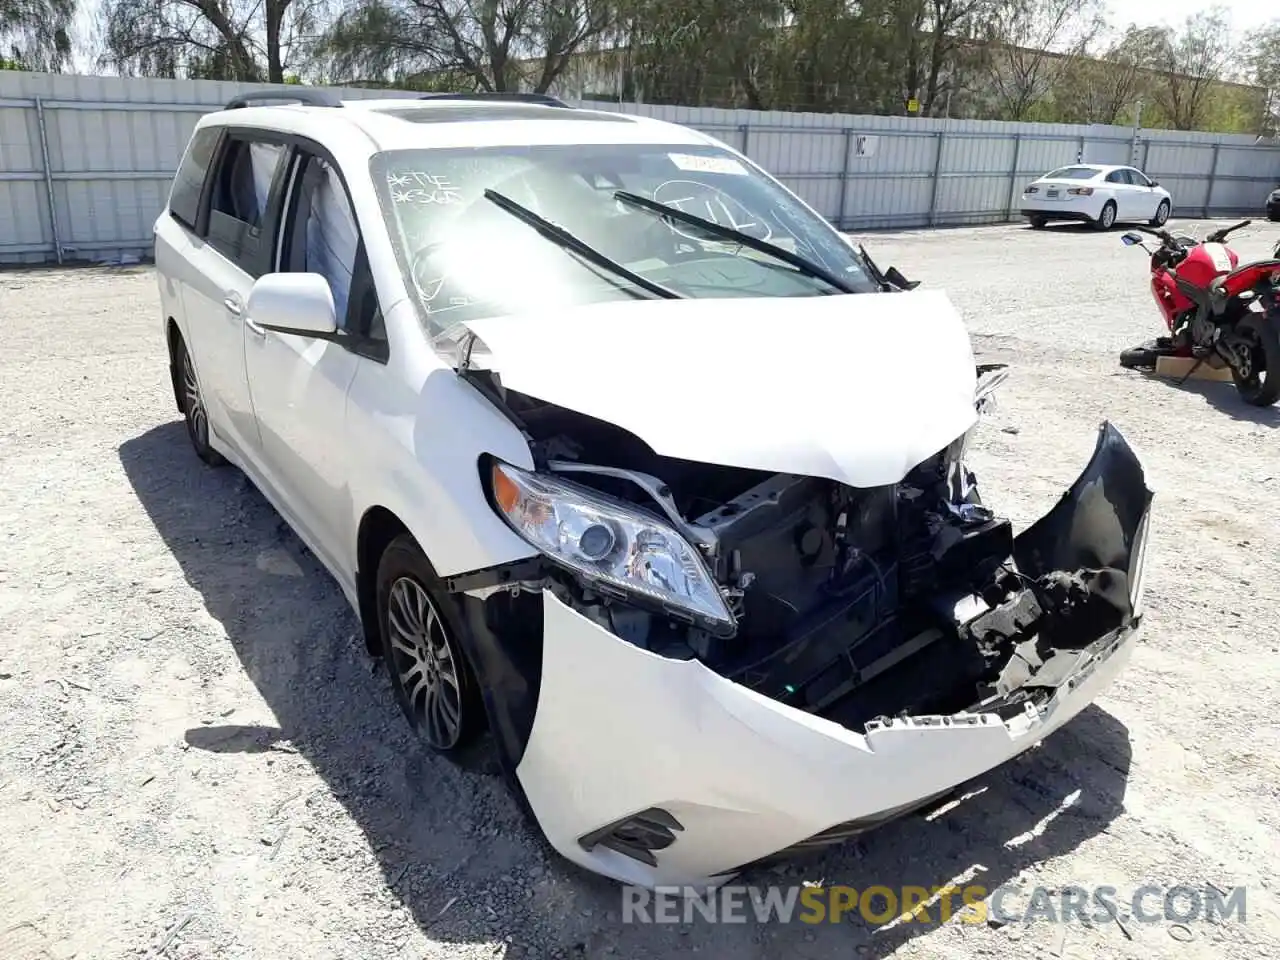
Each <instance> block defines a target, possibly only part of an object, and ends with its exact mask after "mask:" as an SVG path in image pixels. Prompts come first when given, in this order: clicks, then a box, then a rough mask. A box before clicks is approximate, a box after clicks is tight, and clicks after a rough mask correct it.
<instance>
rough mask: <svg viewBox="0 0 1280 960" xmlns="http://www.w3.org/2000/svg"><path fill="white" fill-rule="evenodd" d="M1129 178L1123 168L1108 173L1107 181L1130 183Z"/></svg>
mask: <svg viewBox="0 0 1280 960" xmlns="http://www.w3.org/2000/svg"><path fill="white" fill-rule="evenodd" d="M1128 182H1129V178H1128V177H1126V176H1125V175H1124V171H1123V170H1112V171H1111V172H1110V173H1108V174H1107V183H1128Z"/></svg>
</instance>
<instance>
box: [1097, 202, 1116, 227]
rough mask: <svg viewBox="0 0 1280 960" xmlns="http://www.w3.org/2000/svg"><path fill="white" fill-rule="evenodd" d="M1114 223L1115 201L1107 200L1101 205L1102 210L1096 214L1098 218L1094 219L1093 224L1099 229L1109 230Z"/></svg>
mask: <svg viewBox="0 0 1280 960" xmlns="http://www.w3.org/2000/svg"><path fill="white" fill-rule="evenodd" d="M1115 225H1116V202H1115V201H1114V200H1108V201H1107V202H1106V203H1104V204H1103V205H1102V212H1101V213H1100V214H1098V219H1097V220H1096V221H1094V226H1096V227H1097V228H1098V229H1099V230H1110V229H1111V228H1112V227H1114V226H1115Z"/></svg>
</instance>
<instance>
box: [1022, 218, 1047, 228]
mask: <svg viewBox="0 0 1280 960" xmlns="http://www.w3.org/2000/svg"><path fill="white" fill-rule="evenodd" d="M1027 219H1028V220H1029V221H1031V229H1032V230H1043V229H1044V225H1045V224H1046V223H1048V222H1049V218H1048V217H1037V216H1031V217H1027Z"/></svg>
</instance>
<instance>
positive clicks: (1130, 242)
mask: <svg viewBox="0 0 1280 960" xmlns="http://www.w3.org/2000/svg"><path fill="white" fill-rule="evenodd" d="M1120 240H1121V242H1122V243H1124V245H1125V246H1126V247H1132V246H1134V245H1135V244H1139V243H1142V235H1141V234H1138V233H1126V234H1125V235H1124V236H1123V237H1121V238H1120Z"/></svg>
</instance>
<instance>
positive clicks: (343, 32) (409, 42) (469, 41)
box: [321, 0, 617, 93]
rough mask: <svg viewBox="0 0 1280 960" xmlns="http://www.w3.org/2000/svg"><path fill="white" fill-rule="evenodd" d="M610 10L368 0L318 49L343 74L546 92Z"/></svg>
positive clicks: (562, 3)
mask: <svg viewBox="0 0 1280 960" xmlns="http://www.w3.org/2000/svg"><path fill="white" fill-rule="evenodd" d="M616 16H617V6H616V5H615V3H613V2H612V0H370V2H365V3H360V4H358V5H356V6H352V7H350V8H348V9H347V10H346V11H345V12H344V13H343V14H342V15H341V16H340V17H339V18H338V19H337V21H336V22H335V23H334V24H333V26H332V27H331V28H330V29H329V31H328V32H327V33H326V35H325V37H324V40H323V43H322V46H321V50H322V52H323V55H324V57H325V58H326V60H327V62H328V64H329V70H330V71H331V72H332V73H334V74H335V75H336V76H338V77H341V78H342V79H344V80H350V81H355V82H362V83H364V82H369V81H374V82H396V83H401V84H404V83H405V82H406V81H408V84H407V85H417V86H434V85H437V84H441V83H445V84H447V85H449V86H462V87H465V88H469V89H472V90H484V91H497V92H502V91H510V90H518V89H520V87H521V86H522V85H523V84H527V85H529V86H531V87H532V88H533V90H534V91H535V92H538V93H546V92H547V91H548V90H550V88H551V86H552V84H554V83H555V81H556V80H557V79H558V78H559V77H560V76H561V74H562V73H563V72H564V71H565V69H566V68H567V67H568V66H569V63H570V60H571V58H572V57H573V56H574V54H577V53H580V52H582V51H585V50H588V49H590V48H591V46H592V44H593V42H594V41H596V40H598V39H599V38H601V37H602V36H603V35H604V34H606V33H607V32H609V31H610V30H612V29H613V28H614V26H613V25H614V23H615V22H616Z"/></svg>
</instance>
